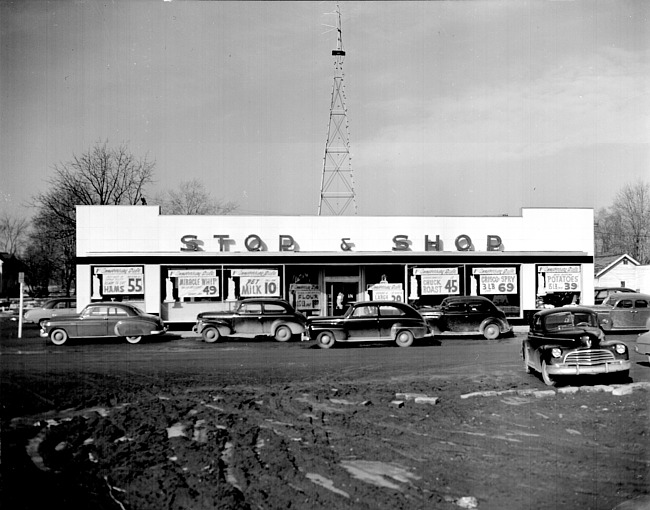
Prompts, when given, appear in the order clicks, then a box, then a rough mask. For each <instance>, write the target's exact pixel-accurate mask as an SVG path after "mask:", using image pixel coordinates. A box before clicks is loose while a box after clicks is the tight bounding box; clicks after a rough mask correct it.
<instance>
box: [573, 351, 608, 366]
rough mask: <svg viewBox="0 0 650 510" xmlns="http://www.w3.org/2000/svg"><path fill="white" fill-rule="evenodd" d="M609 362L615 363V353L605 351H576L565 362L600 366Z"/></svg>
mask: <svg viewBox="0 0 650 510" xmlns="http://www.w3.org/2000/svg"><path fill="white" fill-rule="evenodd" d="M607 361H614V353H613V352H611V351H607V350H605V349H589V350H585V351H574V352H570V353H569V354H567V355H566V357H565V358H564V362H565V363H568V364H571V365H598V364H600V363H605V362H607Z"/></svg>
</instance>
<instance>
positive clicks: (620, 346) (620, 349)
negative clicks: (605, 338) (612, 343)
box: [615, 344, 627, 354]
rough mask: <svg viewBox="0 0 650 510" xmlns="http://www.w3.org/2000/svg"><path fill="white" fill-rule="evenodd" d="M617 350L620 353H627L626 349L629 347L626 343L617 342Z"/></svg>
mask: <svg viewBox="0 0 650 510" xmlns="http://www.w3.org/2000/svg"><path fill="white" fill-rule="evenodd" d="M615 349H616V352H617V353H619V354H625V351H627V347H626V346H625V344H616V347H615Z"/></svg>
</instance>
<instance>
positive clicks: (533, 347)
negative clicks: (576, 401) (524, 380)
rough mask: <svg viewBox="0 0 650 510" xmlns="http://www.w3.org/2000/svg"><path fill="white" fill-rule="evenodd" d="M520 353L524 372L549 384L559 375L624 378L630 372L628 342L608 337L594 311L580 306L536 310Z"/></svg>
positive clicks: (553, 383)
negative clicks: (608, 375) (613, 375)
mask: <svg viewBox="0 0 650 510" xmlns="http://www.w3.org/2000/svg"><path fill="white" fill-rule="evenodd" d="M521 352H522V357H523V359H524V369H525V370H526V373H531V372H532V371H535V372H538V373H540V374H541V376H542V380H543V381H544V383H545V384H547V385H549V386H554V385H555V383H556V381H557V378H558V377H561V376H582V375H597V374H616V375H617V376H618V377H619V378H620V379H621V380H625V379H627V378H628V377H629V373H630V359H629V356H630V354H629V351H628V348H627V345H625V344H624V343H623V342H619V341H609V340H607V339H606V338H605V334H604V333H603V331H602V330H601V329H600V328H599V327H598V315H597V314H596V312H595V311H594V310H592V309H591V308H587V307H582V306H565V307H561V308H551V309H548V310H543V311H541V312H537V313H536V314H535V315H534V316H533V321H532V324H531V326H530V330H529V333H528V337H527V338H526V339H524V341H523V343H522V351H521Z"/></svg>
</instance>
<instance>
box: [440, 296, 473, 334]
mask: <svg viewBox="0 0 650 510" xmlns="http://www.w3.org/2000/svg"><path fill="white" fill-rule="evenodd" d="M467 320H468V312H467V303H464V302H452V303H449V304H448V305H447V306H445V309H444V310H443V315H442V324H441V325H442V326H443V328H441V329H442V330H443V331H452V332H463V331H467V329H466V326H465V324H466V323H467Z"/></svg>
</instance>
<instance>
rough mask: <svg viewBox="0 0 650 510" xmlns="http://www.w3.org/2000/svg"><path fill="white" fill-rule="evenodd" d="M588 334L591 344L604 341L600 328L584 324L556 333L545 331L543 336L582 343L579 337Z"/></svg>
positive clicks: (563, 341) (594, 344)
mask: <svg viewBox="0 0 650 510" xmlns="http://www.w3.org/2000/svg"><path fill="white" fill-rule="evenodd" d="M585 335H587V336H589V337H590V338H591V339H592V344H591V345H593V346H596V345H599V344H600V343H601V342H602V343H604V342H605V334H604V333H603V332H602V331H601V329H600V328H596V327H593V326H584V327H580V328H572V329H565V330H562V331H560V332H558V333H546V334H545V335H544V336H545V338H552V339H554V340H555V341H558V342H561V343H575V344H577V345H584V343H585V342H583V341H582V339H581V337H583V336H585Z"/></svg>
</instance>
